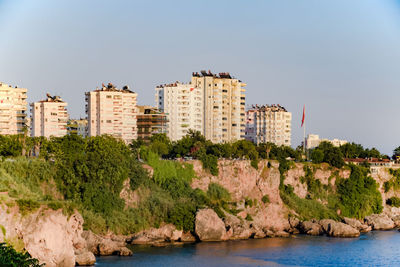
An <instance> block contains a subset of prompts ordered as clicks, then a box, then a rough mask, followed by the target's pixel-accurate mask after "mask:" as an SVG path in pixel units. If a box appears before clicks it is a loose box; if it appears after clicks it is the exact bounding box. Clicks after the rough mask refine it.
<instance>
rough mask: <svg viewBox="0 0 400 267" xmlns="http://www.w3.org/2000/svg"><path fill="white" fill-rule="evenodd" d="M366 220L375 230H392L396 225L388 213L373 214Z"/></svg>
mask: <svg viewBox="0 0 400 267" xmlns="http://www.w3.org/2000/svg"><path fill="white" fill-rule="evenodd" d="M364 220H365V222H366V223H367V224H368V225H369V226H371V227H372V229H373V230H390V229H393V228H394V227H395V224H394V222H393V221H392V220H391V219H390V218H389V217H388V216H387V215H386V214H372V215H370V216H367V217H365V218H364Z"/></svg>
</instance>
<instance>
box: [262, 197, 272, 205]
mask: <svg viewBox="0 0 400 267" xmlns="http://www.w3.org/2000/svg"><path fill="white" fill-rule="evenodd" d="M261 200H262V202H264V204H267V203H270V201H269V197H268V195H264V196H263V197H262V199H261Z"/></svg>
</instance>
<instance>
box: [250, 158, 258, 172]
mask: <svg viewBox="0 0 400 267" xmlns="http://www.w3.org/2000/svg"><path fill="white" fill-rule="evenodd" d="M250 165H251V166H252V167H253V168H254V169H256V170H258V159H252V160H251V161H250Z"/></svg>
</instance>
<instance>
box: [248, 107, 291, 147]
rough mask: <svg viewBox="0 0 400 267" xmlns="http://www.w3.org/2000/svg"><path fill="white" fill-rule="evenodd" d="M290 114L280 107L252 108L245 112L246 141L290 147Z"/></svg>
mask: <svg viewBox="0 0 400 267" xmlns="http://www.w3.org/2000/svg"><path fill="white" fill-rule="evenodd" d="M291 123H292V113H290V112H288V111H287V110H286V109H285V108H284V107H282V106H280V105H271V106H269V105H262V106H258V105H256V106H252V107H251V108H250V109H249V110H247V111H246V139H247V140H249V141H251V142H253V143H255V144H261V143H274V144H276V145H278V146H281V145H285V146H290V145H291V135H292V124H291Z"/></svg>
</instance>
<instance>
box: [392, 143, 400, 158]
mask: <svg viewBox="0 0 400 267" xmlns="http://www.w3.org/2000/svg"><path fill="white" fill-rule="evenodd" d="M397 157H400V146H399V147H396V148H395V149H394V150H393V156H392V159H394V160H396V159H397Z"/></svg>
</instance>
